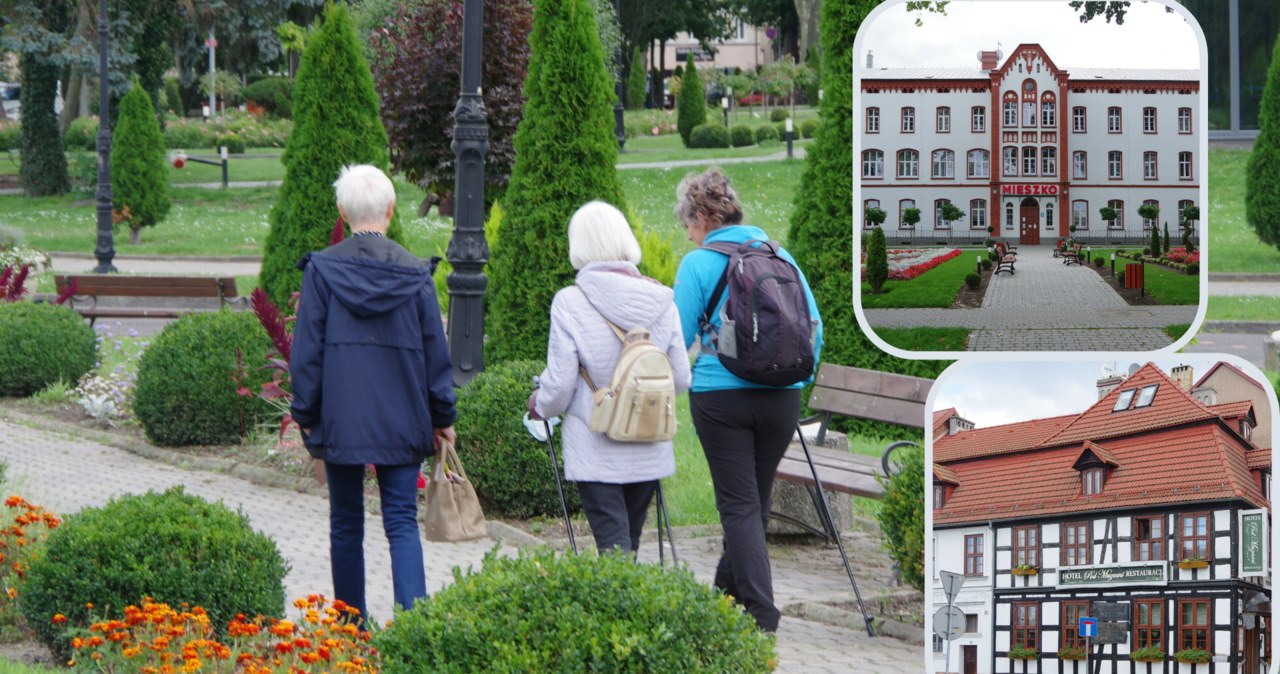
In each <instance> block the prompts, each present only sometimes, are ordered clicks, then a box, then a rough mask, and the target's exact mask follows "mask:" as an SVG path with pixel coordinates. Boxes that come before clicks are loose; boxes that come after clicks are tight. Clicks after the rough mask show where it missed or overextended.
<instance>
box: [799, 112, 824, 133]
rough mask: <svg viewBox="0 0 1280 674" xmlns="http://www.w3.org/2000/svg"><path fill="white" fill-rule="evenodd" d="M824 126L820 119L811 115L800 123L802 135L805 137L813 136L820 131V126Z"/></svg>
mask: <svg viewBox="0 0 1280 674" xmlns="http://www.w3.org/2000/svg"><path fill="white" fill-rule="evenodd" d="M819 126H822V122H821V121H820V120H817V119H814V118H812V117H810V118H809V119H806V120H804V121H803V122H801V124H800V135H801V136H802V137H804V138H813V137H814V135H816V134H817V133H818V127H819Z"/></svg>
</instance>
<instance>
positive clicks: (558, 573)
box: [374, 551, 775, 674]
mask: <svg viewBox="0 0 1280 674" xmlns="http://www.w3.org/2000/svg"><path fill="white" fill-rule="evenodd" d="M374 644H375V646H376V647H377V648H378V651H379V652H380V653H381V656H382V666H383V671H384V672H386V673H387V674H410V673H413V674H416V673H418V672H441V673H452V672H669V673H675V672H744V673H747V672H768V671H771V670H772V669H773V667H774V664H775V657H774V652H773V640H772V638H770V637H769V636H767V635H765V634H764V633H762V632H760V631H759V630H758V629H757V628H756V626H755V622H754V621H753V620H752V619H751V618H750V617H749V616H748V615H747V614H745V613H744V612H743V611H742V609H741V608H739V607H738V606H736V605H735V604H734V603H733V602H732V601H731V600H730V599H729V598H728V597H726V596H724V595H722V594H720V592H719V591H717V590H715V589H714V588H711V587H708V586H707V585H706V584H705V583H702V582H701V581H699V580H697V579H696V578H694V576H693V573H691V572H690V571H688V570H687V569H683V568H679V569H668V570H664V569H662V568H660V567H658V566H656V565H653V564H635V563H633V562H632V561H631V559H630V557H626V556H623V555H616V554H615V555H605V556H603V557H598V558H597V557H592V556H589V555H560V556H556V555H555V554H553V553H551V552H549V551H538V552H532V553H525V554H522V555H520V556H519V557H518V558H515V559H512V558H504V557H499V556H497V555H496V554H493V553H490V554H489V555H488V556H486V558H485V562H484V568H483V569H481V570H480V571H478V572H475V573H471V574H468V575H464V574H463V573H462V571H461V570H458V569H455V570H454V582H453V583H452V584H450V585H449V586H448V587H446V588H445V589H443V590H441V591H440V592H438V593H436V594H434V595H432V596H431V597H428V598H427V599H424V600H422V601H419V602H418V603H417V604H415V605H414V607H413V609H411V610H410V611H408V612H406V613H402V614H399V615H397V616H396V619H395V621H394V622H393V623H391V626H390V627H388V628H387V629H386V631H384V632H382V633H381V634H379V635H378V636H377V637H375V642H374ZM423 644H431V647H430V648H424V647H423Z"/></svg>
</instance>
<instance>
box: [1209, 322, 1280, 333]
mask: <svg viewBox="0 0 1280 674" xmlns="http://www.w3.org/2000/svg"><path fill="white" fill-rule="evenodd" d="M1276 330H1280V323H1274V322H1271V321H1205V322H1204V325H1203V326H1201V328H1200V332H1234V333H1240V334H1246V335H1269V334H1271V333H1273V332H1275V331H1276Z"/></svg>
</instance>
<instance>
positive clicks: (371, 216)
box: [289, 165, 457, 618]
mask: <svg viewBox="0 0 1280 674" xmlns="http://www.w3.org/2000/svg"><path fill="white" fill-rule="evenodd" d="M334 188H335V190H336V192H337V200H338V211H339V213H341V215H342V218H343V219H344V220H346V222H347V223H349V224H350V226H351V234H352V235H351V237H350V238H348V239H347V240H345V241H343V242H342V243H339V244H337V245H335V246H331V247H329V248H327V249H325V250H324V251H321V252H319V253H315V254H312V255H309V256H308V257H307V258H304V259H303V261H302V262H301V263H299V264H300V266H303V267H304V273H303V276H302V299H301V301H300V303H299V305H298V319H297V324H296V326H295V329H294V341H293V353H292V355H291V357H290V362H289V368H290V371H291V372H292V375H293V382H292V383H293V406H292V408H291V412H292V414H293V418H294V420H295V421H297V422H298V425H299V426H300V427H301V428H302V429H303V439H304V442H305V443H306V446H307V450H308V451H309V452H310V453H311V455H312V456H313V457H315V458H317V459H321V460H323V461H324V462H325V474H326V477H327V479H328V483H329V547H330V551H329V552H330V557H331V559H332V563H333V593H334V596H335V597H336V598H337V599H341V600H342V601H344V602H346V603H347V604H349V605H351V606H353V607H355V608H356V609H358V610H359V611H360V615H361V617H362V618H363V617H365V616H367V615H368V612H367V607H366V605H365V594H364V518H365V513H364V467H365V465H366V464H373V465H374V467H375V468H376V475H377V479H378V491H379V494H380V495H381V498H382V525H383V528H384V529H385V531H386V535H387V540H388V541H389V543H390V547H391V581H392V587H393V590H394V595H395V602H396V604H398V605H400V606H401V607H404V608H408V607H410V606H412V605H413V602H414V600H415V599H417V598H418V597H423V596H426V593H427V588H426V571H425V568H424V566H423V560H422V543H421V540H420V538H419V533H418V500H417V498H418V497H417V487H418V469H419V466H420V465H421V464H422V462H423V461H424V460H425V459H426V458H427V457H429V456H431V455H432V454H433V453H434V452H435V448H436V447H437V446H438V445H439V444H440V443H441V442H442V441H445V440H448V441H450V442H452V441H453V440H454V431H453V422H454V419H455V418H456V416H457V413H456V411H455V409H454V403H455V401H456V397H455V396H454V392H453V377H452V371H453V368H452V365H451V364H450V362H449V352H448V348H447V347H446V344H445V337H444V327H443V324H442V321H441V319H440V307H439V305H438V304H437V302H436V291H435V287H434V286H433V284H432V282H431V274H430V272H429V271H428V268H427V267H426V266H424V264H423V262H422V261H421V260H419V259H418V258H416V257H414V256H413V255H411V254H410V253H409V252H408V251H407V250H405V249H404V248H402V247H401V246H400V245H399V244H397V243H396V242H394V241H391V240H390V239H388V238H387V236H386V232H387V225H388V224H389V223H390V222H391V216H392V214H393V213H394V211H395V188H394V187H393V186H392V184H391V181H390V180H389V179H388V178H387V176H386V174H384V173H383V172H382V171H381V170H379V169H378V168H377V167H374V166H367V165H364V166H350V167H346V168H344V169H343V170H342V174H341V175H340V176H339V178H338V180H337V182H335V183H334Z"/></svg>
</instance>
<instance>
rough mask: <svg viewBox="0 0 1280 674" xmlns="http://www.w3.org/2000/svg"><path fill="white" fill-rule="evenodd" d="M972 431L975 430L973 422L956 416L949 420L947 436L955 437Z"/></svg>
mask: <svg viewBox="0 0 1280 674" xmlns="http://www.w3.org/2000/svg"><path fill="white" fill-rule="evenodd" d="M971 430H973V422H972V421H969V420H968V419H962V418H960V417H959V416H954V417H951V418H950V419H948V420H947V435H955V434H957V433H963V432H965V431H971Z"/></svg>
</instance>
